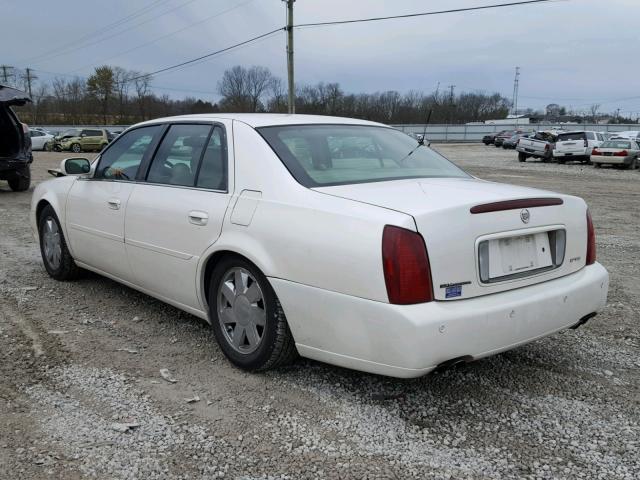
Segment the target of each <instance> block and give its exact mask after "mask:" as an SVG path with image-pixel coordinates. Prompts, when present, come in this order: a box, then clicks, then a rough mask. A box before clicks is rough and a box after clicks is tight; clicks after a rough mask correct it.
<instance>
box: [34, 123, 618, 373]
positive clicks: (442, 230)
mask: <svg viewBox="0 0 640 480" xmlns="http://www.w3.org/2000/svg"><path fill="white" fill-rule="evenodd" d="M52 173H53V174H54V175H55V176H56V177H57V178H54V179H52V180H49V181H47V182H44V183H41V184H39V185H38V186H37V187H36V189H35V191H34V194H33V200H32V206H31V223H32V227H33V229H34V232H35V233H36V235H37V237H38V239H39V243H40V248H41V252H42V258H43V261H44V265H45V268H46V270H47V272H48V273H49V275H51V276H52V277H53V278H56V279H58V280H69V279H72V278H74V277H76V275H77V273H78V271H79V270H80V269H87V270H91V271H94V272H97V273H99V274H101V275H104V276H106V277H109V278H112V279H114V280H116V281H118V282H121V283H123V284H125V285H128V286H130V287H132V288H135V289H137V290H140V291H142V292H144V293H146V294H149V295H152V296H154V297H156V298H158V299H160V300H162V301H164V302H167V303H169V304H171V305H174V306H176V307H177V308H180V309H182V310H185V311H187V312H189V313H192V314H193V315H196V316H198V317H201V318H203V319H205V320H206V321H208V322H210V323H211V325H212V327H213V329H214V332H215V336H216V338H217V340H218V342H219V343H220V347H221V348H222V350H223V351H224V353H225V354H226V355H227V357H228V358H229V360H230V361H231V362H233V363H234V364H235V365H237V366H239V367H241V368H244V369H247V370H263V369H267V368H271V367H276V366H279V365H282V364H284V363H286V362H289V361H291V360H292V359H294V358H295V357H296V355H297V354H299V355H301V356H303V357H308V358H312V359H316V360H320V361H323V362H327V363H332V364H335V365H340V366H344V367H349V368H354V369H358V370H363V371H367V372H373V373H378V374H383V375H390V376H396V377H416V376H419V375H423V374H425V373H427V372H429V371H431V370H433V369H435V368H436V367H438V366H444V365H450V364H454V363H457V362H464V361H471V360H475V359H478V358H482V357H485V356H488V355H492V354H495V353H498V352H501V351H504V350H508V349H510V348H513V347H516V346H518V345H522V344H525V343H527V342H531V341H533V340H536V339H539V338H541V337H544V336H546V335H550V334H552V333H554V332H557V331H559V330H562V329H564V328H567V327H576V326H578V325H580V324H582V323H584V322H585V321H587V320H588V319H589V318H591V317H592V316H593V315H595V314H596V312H597V311H598V310H599V309H601V308H602V307H603V306H604V305H605V302H606V297H607V290H608V274H607V272H606V270H605V269H604V268H603V267H602V266H601V265H600V264H599V263H597V262H596V246H595V234H594V228H593V224H592V222H591V217H590V215H589V212H588V210H587V206H586V205H585V202H584V201H583V200H582V199H580V198H576V197H573V196H569V195H561V194H556V193H550V192H546V191H540V190H534V189H530V188H523V187H515V186H510V185H503V184H498V183H492V182H487V181H482V180H479V179H477V178H474V177H472V176H471V175H468V174H467V173H465V172H464V171H462V170H461V169H460V168H458V167H456V166H455V165H453V164H452V163H450V162H449V161H448V160H446V159H445V158H444V157H442V156H441V155H440V154H438V153H436V152H435V151H434V150H431V149H430V148H429V147H427V146H424V145H422V144H420V143H418V142H417V141H416V140H415V139H412V138H411V137H409V136H407V135H405V134H404V133H402V132H400V131H397V130H395V129H393V128H390V127H387V126H385V125H381V124H378V123H373V122H367V121H362V120H353V119H346V118H332V117H321V116H306V115H293V116H291V115H270V114H245V115H242V114H238V115H218V114H216V115H213V114H212V115H189V116H181V117H172V118H164V119H159V120H153V121H150V122H145V123H141V124H138V125H135V126H133V127H131V128H130V129H128V130H127V131H126V132H124V133H123V134H122V135H120V136H119V137H118V138H117V139H116V140H115V141H114V142H113V143H111V144H110V145H109V146H108V147H107V148H106V149H105V150H104V151H103V152H102V153H101V154H100V155H99V157H98V158H97V159H96V160H95V161H94V162H93V163H92V164H90V163H89V161H88V160H86V159H83V158H70V159H66V160H64V161H63V162H62V164H61V166H60V169H59V170H56V171H52Z"/></svg>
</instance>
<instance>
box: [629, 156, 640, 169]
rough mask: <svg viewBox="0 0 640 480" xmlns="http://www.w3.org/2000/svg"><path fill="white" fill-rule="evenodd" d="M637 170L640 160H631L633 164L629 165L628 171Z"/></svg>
mask: <svg viewBox="0 0 640 480" xmlns="http://www.w3.org/2000/svg"><path fill="white" fill-rule="evenodd" d="M636 168H638V160H637V159H635V158H634V159H633V160H631V163H630V164H629V165H627V170H635V169H636Z"/></svg>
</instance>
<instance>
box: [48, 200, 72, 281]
mask: <svg viewBox="0 0 640 480" xmlns="http://www.w3.org/2000/svg"><path fill="white" fill-rule="evenodd" d="M38 232H39V237H40V254H41V255H42V261H43V262H44V268H45V269H46V270H47V273H48V274H49V276H51V277H52V278H55V279H56V280H63V281H64V280H73V279H75V278H76V277H77V276H78V273H79V272H80V268H79V267H78V266H77V265H76V262H74V260H73V257H72V256H71V253H70V252H69V249H68V248H67V241H66V239H65V238H64V233H63V232H62V227H61V226H60V221H59V220H58V216H57V215H56V212H55V211H54V210H53V208H52V207H51V205H47V206H46V207H44V209H43V210H42V212H41V213H40V217H39V218H38Z"/></svg>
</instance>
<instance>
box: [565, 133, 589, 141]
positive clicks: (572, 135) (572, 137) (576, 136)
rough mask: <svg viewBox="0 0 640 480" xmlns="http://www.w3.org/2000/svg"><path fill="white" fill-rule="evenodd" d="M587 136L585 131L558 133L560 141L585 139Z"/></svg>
mask: <svg viewBox="0 0 640 480" xmlns="http://www.w3.org/2000/svg"><path fill="white" fill-rule="evenodd" d="M585 138H586V137H585V132H574V133H561V134H560V135H558V142H570V141H577V140H584V139H585Z"/></svg>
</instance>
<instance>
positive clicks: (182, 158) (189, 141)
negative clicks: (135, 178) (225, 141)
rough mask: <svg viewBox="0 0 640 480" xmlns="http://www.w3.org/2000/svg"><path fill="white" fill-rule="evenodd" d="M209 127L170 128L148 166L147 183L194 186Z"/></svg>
mask: <svg viewBox="0 0 640 480" xmlns="http://www.w3.org/2000/svg"><path fill="white" fill-rule="evenodd" d="M211 128H212V126H211V125H184V124H176V125H171V127H169V131H168V132H167V134H166V135H165V137H164V139H163V140H162V143H161V144H160V148H159V149H158V152H157V153H156V155H155V157H154V159H153V161H152V163H151V168H150V169H149V173H148V175H147V181H148V182H150V183H163V184H167V185H181V186H185V187H193V186H194V185H195V180H196V174H197V173H198V166H199V165H200V159H201V157H202V154H203V151H204V149H205V146H207V143H208V142H209V133H210V132H211Z"/></svg>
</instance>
